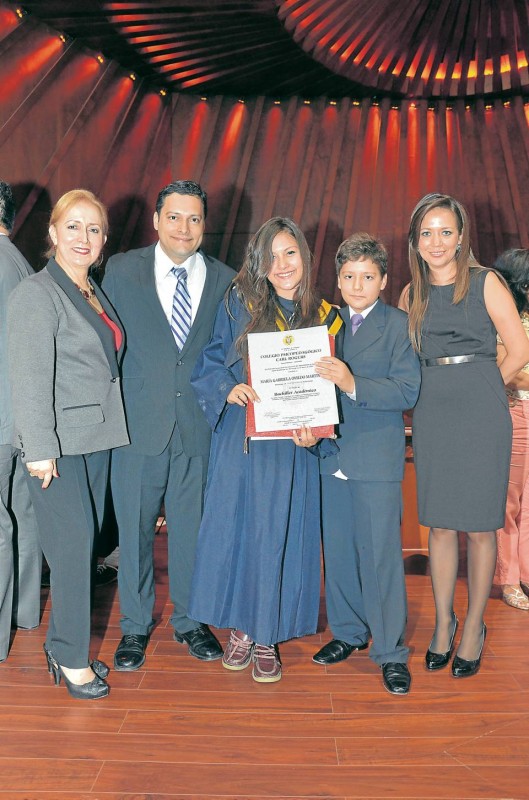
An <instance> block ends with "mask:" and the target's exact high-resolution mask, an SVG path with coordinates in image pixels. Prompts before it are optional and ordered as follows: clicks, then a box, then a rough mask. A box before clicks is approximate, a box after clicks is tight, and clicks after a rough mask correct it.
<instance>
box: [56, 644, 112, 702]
mask: <svg viewBox="0 0 529 800" xmlns="http://www.w3.org/2000/svg"><path fill="white" fill-rule="evenodd" d="M45 653H46V658H47V661H48V671H49V672H50V674H51V675H53V680H54V681H55V686H58V685H59V684H60V682H61V678H64V683H65V685H66V688H67V689H68V692H69V694H70V695H71V697H75V698H76V699H77V700H98V699H99V698H100V697H106V696H107V694H108V693H109V692H110V686H109V685H108V683H106V681H104V680H103V678H100V677H99V675H96V676H95V677H94V679H93V680H92V681H89V682H88V683H81V684H78V683H72V682H71V681H70V680H69V679H68V678H67V677H66V675H65V674H64V672H63V669H62V667H61V665H60V664H59V663H58V662H57V661H56V660H55V659H54V657H53V655H52V654H51V653H50V651H49V650H46V649H45ZM103 666H106V665H103Z"/></svg>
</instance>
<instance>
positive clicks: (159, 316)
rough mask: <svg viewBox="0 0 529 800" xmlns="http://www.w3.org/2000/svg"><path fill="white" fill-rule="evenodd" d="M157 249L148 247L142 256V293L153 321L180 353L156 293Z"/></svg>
mask: <svg viewBox="0 0 529 800" xmlns="http://www.w3.org/2000/svg"><path fill="white" fill-rule="evenodd" d="M155 247H156V245H154V244H153V245H151V246H150V247H147V248H146V249H145V250H144V252H143V253H142V255H141V261H140V273H139V278H140V285H141V288H142V291H143V292H144V297H145V300H146V301H147V303H148V304H149V305H150V307H151V310H152V314H153V319H154V320H155V323H156V325H158V326H159V327H160V328H161V329H162V331H163V334H164V337H165V339H166V341H167V342H170V343H171V344H172V346H173V347H174V348H175V350H176V351H178V347H177V346H176V342H175V338H174V336H173V332H172V330H171V326H170V325H169V322H168V321H167V317H166V316H165V312H164V310H163V308H162V304H161V303H160V298H159V297H158V292H157V291H156V280H155V277H154V248H155Z"/></svg>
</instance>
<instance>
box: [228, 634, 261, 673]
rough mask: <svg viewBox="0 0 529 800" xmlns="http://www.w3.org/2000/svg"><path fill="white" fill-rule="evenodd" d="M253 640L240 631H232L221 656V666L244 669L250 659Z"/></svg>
mask: <svg viewBox="0 0 529 800" xmlns="http://www.w3.org/2000/svg"><path fill="white" fill-rule="evenodd" d="M253 648H254V641H253V639H250V637H249V636H248V635H247V634H246V633H243V632H242V631H232V632H231V634H230V640H229V642H228V644H227V645H226V649H225V650H224V655H223V656H222V666H223V667H226V669H233V670H240V669H246V667H248V666H249V664H250V662H251V660H252V652H253Z"/></svg>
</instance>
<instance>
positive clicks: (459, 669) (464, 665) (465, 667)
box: [452, 623, 487, 678]
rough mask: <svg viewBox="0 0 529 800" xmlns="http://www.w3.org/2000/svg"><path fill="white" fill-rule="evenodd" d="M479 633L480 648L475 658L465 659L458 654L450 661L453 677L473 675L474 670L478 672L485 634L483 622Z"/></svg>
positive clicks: (485, 629) (485, 628)
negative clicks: (471, 659)
mask: <svg viewBox="0 0 529 800" xmlns="http://www.w3.org/2000/svg"><path fill="white" fill-rule="evenodd" d="M481 635H482V639H481V648H480V651H479V655H478V657H477V658H475V659H474V660H473V661H467V660H466V659H465V658H460V657H459V656H458V655H456V657H455V658H454V660H453V662H452V675H453V676H454V678H470V676H471V675H475V674H476V672H479V668H480V666H481V655H482V653H483V647H484V645H485V637H486V636H487V626H486V625H485V623H483V632H482V634H481Z"/></svg>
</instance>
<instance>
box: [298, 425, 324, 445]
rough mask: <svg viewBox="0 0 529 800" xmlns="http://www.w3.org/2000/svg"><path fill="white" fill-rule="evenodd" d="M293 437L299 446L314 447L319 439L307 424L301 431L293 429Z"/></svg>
mask: <svg viewBox="0 0 529 800" xmlns="http://www.w3.org/2000/svg"><path fill="white" fill-rule="evenodd" d="M292 438H293V440H294V444H297V446H298V447H314V445H315V444H317V443H318V441H319V440H318V439H317V438H316V437H315V436H314V434H313V433H312V430H311V429H310V428H309V427H308V426H306V425H304V426H302V427H301V428H300V429H299V431H292Z"/></svg>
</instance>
